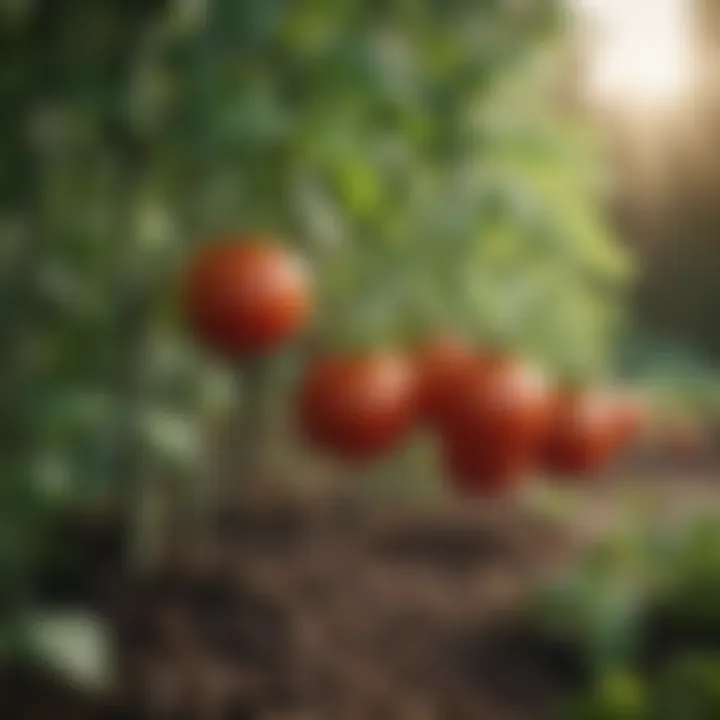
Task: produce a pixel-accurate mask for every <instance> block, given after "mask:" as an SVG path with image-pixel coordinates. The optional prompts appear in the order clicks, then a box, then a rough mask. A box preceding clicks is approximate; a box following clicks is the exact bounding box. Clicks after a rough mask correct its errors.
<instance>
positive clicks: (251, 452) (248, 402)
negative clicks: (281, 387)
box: [228, 357, 268, 494]
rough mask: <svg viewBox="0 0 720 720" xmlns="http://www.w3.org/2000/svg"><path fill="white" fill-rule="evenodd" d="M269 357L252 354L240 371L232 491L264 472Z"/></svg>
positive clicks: (232, 439) (232, 447)
mask: <svg viewBox="0 0 720 720" xmlns="http://www.w3.org/2000/svg"><path fill="white" fill-rule="evenodd" d="M267 385H268V366H267V360H266V359H265V358H262V357H251V358H247V359H245V360H243V361H242V362H241V363H240V365H239V367H238V370H237V388H238V392H237V395H238V404H237V411H236V415H235V418H234V419H233V422H232V424H231V437H229V438H228V441H229V442H230V446H229V447H230V453H229V460H230V468H229V472H230V475H231V478H232V479H231V482H232V483H233V486H232V488H234V489H235V490H233V489H232V488H231V490H230V492H231V494H234V492H235V491H236V490H237V488H238V485H237V484H236V483H240V487H241V488H244V487H246V486H247V485H248V484H249V483H252V482H255V481H256V480H257V479H258V477H259V476H260V475H261V474H262V471H263V467H264V461H265V450H266V448H265V440H266V437H265V435H266V429H267V428H266V424H267V390H268V387H267Z"/></svg>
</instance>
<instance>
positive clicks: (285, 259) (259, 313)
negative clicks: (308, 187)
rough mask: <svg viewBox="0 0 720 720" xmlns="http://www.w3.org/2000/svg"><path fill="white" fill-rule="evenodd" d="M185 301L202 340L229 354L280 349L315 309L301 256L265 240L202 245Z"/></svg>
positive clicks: (188, 280) (191, 268) (193, 261)
mask: <svg viewBox="0 0 720 720" xmlns="http://www.w3.org/2000/svg"><path fill="white" fill-rule="evenodd" d="M183 300H184V310H185V315H186V318H187V321H188V324H189V325H190V327H191V329H192V331H193V332H194V334H195V336H196V337H197V339H198V341H199V342H200V343H201V344H202V345H204V346H205V347H207V348H209V349H210V350H212V351H214V352H217V353H219V354H221V355H224V356H227V357H231V358H241V357H245V356H248V355H257V354H263V353H267V352H271V351H273V350H276V349H277V348H278V347H279V346H280V345H282V344H283V343H284V342H286V341H288V340H289V339H291V338H292V337H294V336H295V335H297V334H298V333H299V332H300V331H301V330H302V329H303V327H304V326H305V324H306V323H307V321H308V319H309V316H310V313H311V309H312V300H311V293H310V287H309V280H308V277H307V274H306V272H305V270H304V268H303V265H302V263H301V261H300V259H299V258H298V257H296V256H295V255H294V254H293V253H292V252H291V251H289V250H287V249H286V248H284V247H282V246H280V245H278V244H273V243H268V242H263V241H262V239H261V238H258V239H252V238H248V239H244V238H242V237H240V238H235V239H233V238H230V239H227V240H221V241H219V242H217V243H214V244H211V245H206V246H204V247H202V248H200V249H199V250H198V252H197V253H196V255H195V256H194V257H193V258H192V259H191V261H190V264H189V267H188V269H187V271H186V275H185V278H184V297H183Z"/></svg>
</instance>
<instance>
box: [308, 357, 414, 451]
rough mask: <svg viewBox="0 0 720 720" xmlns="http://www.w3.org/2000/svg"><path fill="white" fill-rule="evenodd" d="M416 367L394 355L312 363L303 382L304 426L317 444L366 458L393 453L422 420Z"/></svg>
mask: <svg viewBox="0 0 720 720" xmlns="http://www.w3.org/2000/svg"><path fill="white" fill-rule="evenodd" d="M415 377H416V375H415V372H414V368H413V366H412V363H411V362H410V361H409V360H408V359H406V358H405V357H402V356H399V355H395V354H391V353H367V354H359V355H348V356H343V355H330V356H325V357H320V358H318V359H316V360H315V361H314V362H312V363H311V364H310V366H309V367H308V369H307V371H306V374H305V376H304V377H303V379H302V381H301V386H300V393H299V399H298V411H299V422H300V425H301V429H302V432H303V433H304V435H305V436H306V437H307V438H308V439H309V440H310V441H311V442H313V443H314V444H316V445H317V446H319V447H322V448H324V449H326V450H329V451H331V452H333V453H335V454H338V455H341V456H346V457H355V458H366V457H373V456H376V455H379V454H381V453H383V452H386V451H388V450H390V449H392V448H393V447H394V446H396V445H397V444H398V442H399V441H400V440H401V439H402V438H403V436H404V435H405V434H406V433H407V432H408V431H409V429H410V428H411V426H412V424H413V422H414V420H415V417H416V383H415Z"/></svg>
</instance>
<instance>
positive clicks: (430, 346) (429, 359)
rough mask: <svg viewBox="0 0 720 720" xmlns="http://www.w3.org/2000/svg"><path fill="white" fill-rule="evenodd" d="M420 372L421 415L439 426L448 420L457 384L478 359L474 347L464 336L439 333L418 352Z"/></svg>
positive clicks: (419, 406) (418, 372) (419, 402)
mask: <svg viewBox="0 0 720 720" xmlns="http://www.w3.org/2000/svg"><path fill="white" fill-rule="evenodd" d="M414 357H415V363H416V367H417V374H418V379H417V381H418V416H419V419H420V420H421V421H422V422H424V423H426V424H427V425H429V426H430V427H434V428H436V429H441V428H442V427H443V426H444V425H445V423H446V422H447V419H448V413H449V410H450V406H451V404H452V402H453V396H454V393H455V390H456V386H457V385H458V384H459V383H461V382H462V379H463V375H464V372H465V371H466V370H468V368H469V367H470V366H471V365H472V363H473V362H474V360H475V356H474V354H473V351H472V349H471V348H470V346H469V344H467V343H466V342H465V341H464V340H462V339H461V338H460V337H457V336H455V335H450V334H446V335H439V336H436V337H433V338H431V339H430V340H429V341H428V342H427V343H426V344H424V345H423V346H422V347H420V348H419V349H418V350H417V351H416V352H415V354H414Z"/></svg>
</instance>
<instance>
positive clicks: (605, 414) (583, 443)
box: [541, 391, 617, 475]
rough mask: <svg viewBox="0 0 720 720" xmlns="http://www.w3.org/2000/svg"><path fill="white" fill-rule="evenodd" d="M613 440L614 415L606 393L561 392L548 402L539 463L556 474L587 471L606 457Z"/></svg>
mask: <svg viewBox="0 0 720 720" xmlns="http://www.w3.org/2000/svg"><path fill="white" fill-rule="evenodd" d="M616 442H617V427H616V418H615V415H614V412H613V407H612V403H611V402H609V400H608V398H607V397H606V396H604V395H601V394H599V393H593V392H589V391H585V392H583V391H572V392H561V393H559V394H558V396H557V397H556V398H555V401H554V402H553V404H552V412H551V420H550V426H549V429H548V435H547V438H546V441H545V443H544V446H543V449H542V453H541V462H542V465H543V467H544V468H545V469H546V470H548V471H550V472H551V473H555V474H558V475H587V474H591V473H594V472H597V471H599V470H600V469H601V468H602V467H603V465H604V464H605V463H606V462H607V461H608V460H609V458H610V455H611V453H612V451H613V450H614V449H615V447H616Z"/></svg>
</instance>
